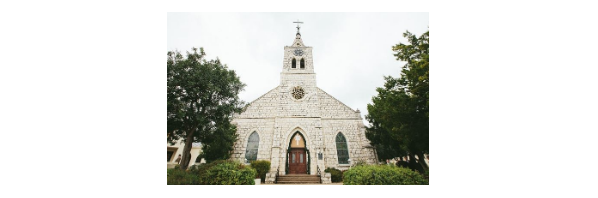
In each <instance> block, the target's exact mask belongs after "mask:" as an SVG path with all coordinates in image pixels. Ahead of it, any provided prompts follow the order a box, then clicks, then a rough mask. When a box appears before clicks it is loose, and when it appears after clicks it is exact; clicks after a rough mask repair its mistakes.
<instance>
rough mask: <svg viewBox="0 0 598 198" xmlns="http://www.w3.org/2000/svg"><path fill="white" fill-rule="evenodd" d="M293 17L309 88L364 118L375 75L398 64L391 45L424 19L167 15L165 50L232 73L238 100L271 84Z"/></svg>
mask: <svg viewBox="0 0 598 198" xmlns="http://www.w3.org/2000/svg"><path fill="white" fill-rule="evenodd" d="M296 20H300V21H302V22H304V24H303V25H302V26H301V37H302V39H303V43H304V44H305V45H307V46H311V47H313V60H314V70H315V73H316V83H317V86H318V87H320V88H321V89H323V90H324V91H326V92H328V93H329V94H331V95H332V96H334V97H335V98H337V99H339V100H340V101H341V102H343V103H345V104H346V105H348V106H349V107H351V108H352V109H354V110H355V109H359V110H360V111H361V115H362V116H363V117H364V123H367V121H365V115H366V114H367V104H368V103H371V98H372V97H373V96H375V95H376V94H377V92H376V87H381V86H383V84H384V79H383V76H387V75H390V76H394V77H398V76H399V74H400V71H401V66H403V65H404V64H405V63H404V62H400V61H397V60H396V59H395V57H394V56H393V51H392V50H391V47H392V46H393V45H395V44H398V43H399V42H402V43H405V42H406V40H405V38H403V36H402V34H403V33H404V32H405V31H406V30H409V31H410V32H412V33H414V34H416V35H421V34H422V33H424V32H425V31H427V30H428V24H429V23H428V22H429V19H428V13H168V17H167V26H168V30H167V48H166V50H167V51H172V50H179V51H181V52H182V53H183V54H184V53H185V51H190V50H191V48H192V47H197V48H199V47H203V48H204V50H205V52H206V54H207V58H208V59H215V58H216V57H218V58H220V60H221V61H222V62H223V63H224V64H226V65H227V66H228V67H229V69H234V70H236V71H237V74H238V75H239V76H240V78H241V81H242V82H244V83H245V84H247V87H246V88H245V91H243V92H241V93H240V98H241V99H242V100H244V101H245V102H247V103H249V102H251V101H253V100H255V99H257V98H258V97H260V96H261V95H263V94H265V93H266V92H268V91H269V90H271V89H272V88H274V87H276V86H278V85H279V83H280V72H281V71H282V64H283V60H282V59H283V55H284V51H283V49H284V46H288V45H291V44H292V43H293V40H294V38H295V33H296V24H294V23H293V21H296ZM165 54H166V53H165Z"/></svg>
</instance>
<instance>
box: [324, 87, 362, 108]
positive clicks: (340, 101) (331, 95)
mask: <svg viewBox="0 0 598 198" xmlns="http://www.w3.org/2000/svg"><path fill="white" fill-rule="evenodd" d="M316 88H318V89H319V90H320V91H322V92H324V93H325V94H326V95H328V96H330V97H331V98H333V99H335V100H336V101H338V102H340V103H341V104H342V105H345V107H347V108H349V109H351V111H353V112H355V113H357V111H356V110H353V108H351V107H349V105H346V104H345V103H343V101H341V100H339V99H336V98H335V97H334V96H332V95H330V94H329V93H328V92H326V91H324V90H323V89H322V88H319V87H316Z"/></svg>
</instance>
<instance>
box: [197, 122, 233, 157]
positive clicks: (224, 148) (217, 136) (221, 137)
mask: <svg viewBox="0 0 598 198" xmlns="http://www.w3.org/2000/svg"><path fill="white" fill-rule="evenodd" d="M220 125H221V126H217V127H216V131H213V132H211V133H209V134H207V135H206V138H205V139H204V141H203V145H202V149H201V150H202V153H201V154H200V155H199V156H198V158H200V159H201V158H204V159H205V160H206V163H210V162H213V161H215V160H225V159H228V158H229V157H230V152H231V151H232V150H233V145H234V142H235V141H236V140H237V136H238V135H237V133H236V131H237V128H236V126H235V125H232V124H230V121H226V122H223V123H221V124H220Z"/></svg>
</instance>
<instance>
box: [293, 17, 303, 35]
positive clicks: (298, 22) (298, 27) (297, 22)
mask: <svg viewBox="0 0 598 198" xmlns="http://www.w3.org/2000/svg"><path fill="white" fill-rule="evenodd" d="M293 23H296V24H297V34H300V33H299V29H300V28H301V26H299V24H303V22H301V21H299V19H297V21H295V22H293Z"/></svg>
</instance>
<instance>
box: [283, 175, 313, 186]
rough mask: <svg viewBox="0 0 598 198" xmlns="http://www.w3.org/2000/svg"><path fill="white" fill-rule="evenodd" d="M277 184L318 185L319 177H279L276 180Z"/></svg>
mask: <svg viewBox="0 0 598 198" xmlns="http://www.w3.org/2000/svg"><path fill="white" fill-rule="evenodd" d="M276 183H277V184H319V183H320V176H317V175H303V174H302V175H280V176H278V177H277V178H276Z"/></svg>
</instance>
